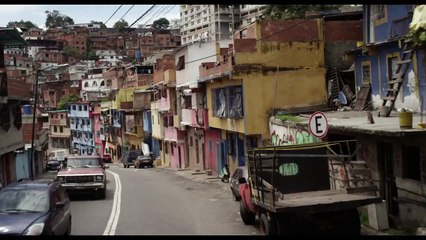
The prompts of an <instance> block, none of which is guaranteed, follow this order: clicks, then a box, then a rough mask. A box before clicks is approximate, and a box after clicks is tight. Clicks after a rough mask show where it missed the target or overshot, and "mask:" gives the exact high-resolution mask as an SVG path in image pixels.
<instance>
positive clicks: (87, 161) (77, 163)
mask: <svg viewBox="0 0 426 240" xmlns="http://www.w3.org/2000/svg"><path fill="white" fill-rule="evenodd" d="M100 165H101V164H100V163H99V159H96V158H76V159H68V160H67V167H68V168H88V167H99V166H100Z"/></svg>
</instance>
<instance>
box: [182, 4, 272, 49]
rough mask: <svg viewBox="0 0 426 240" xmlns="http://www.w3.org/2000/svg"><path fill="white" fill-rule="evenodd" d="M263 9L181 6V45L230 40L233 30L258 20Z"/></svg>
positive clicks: (249, 6)
mask: <svg viewBox="0 0 426 240" xmlns="http://www.w3.org/2000/svg"><path fill="white" fill-rule="evenodd" d="M264 7H265V5H237V6H236V7H232V6H228V5H181V7H180V20H181V23H180V26H181V28H180V33H181V39H182V45H185V44H188V43H193V42H198V41H204V42H207V41H219V40H227V39H232V33H233V32H234V30H235V29H237V28H239V26H246V25H248V24H249V23H251V22H253V21H254V20H255V19H256V18H260V17H261V12H262V10H263V8H264Z"/></svg>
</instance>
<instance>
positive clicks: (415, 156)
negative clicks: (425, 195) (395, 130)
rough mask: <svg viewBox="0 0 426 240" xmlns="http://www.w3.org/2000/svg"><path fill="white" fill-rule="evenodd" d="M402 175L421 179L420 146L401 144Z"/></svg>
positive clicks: (417, 179)
mask: <svg viewBox="0 0 426 240" xmlns="http://www.w3.org/2000/svg"><path fill="white" fill-rule="evenodd" d="M402 156H403V161H402V162H403V164H404V165H403V169H402V170H403V177H404V178H408V179H412V180H416V181H421V170H422V166H421V161H420V148H419V147H418V146H403V147H402Z"/></svg>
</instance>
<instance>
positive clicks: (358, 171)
mask: <svg viewBox="0 0 426 240" xmlns="http://www.w3.org/2000/svg"><path fill="white" fill-rule="evenodd" d="M349 172H350V173H351V174H353V175H363V176H370V175H371V171H370V169H368V168H362V169H357V168H352V169H351V170H350V171H349Z"/></svg>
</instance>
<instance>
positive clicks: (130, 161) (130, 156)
mask: <svg viewBox="0 0 426 240" xmlns="http://www.w3.org/2000/svg"><path fill="white" fill-rule="evenodd" d="M142 155H143V152H142V150H130V151H128V152H126V153H124V154H123V156H122V158H121V160H122V162H123V165H124V168H129V167H130V166H134V165H135V163H134V161H135V160H136V158H137V157H138V156H142Z"/></svg>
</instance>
